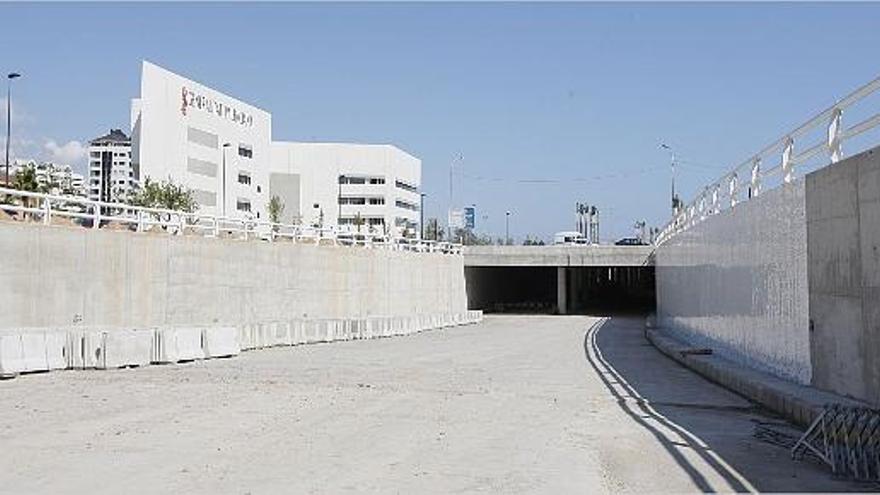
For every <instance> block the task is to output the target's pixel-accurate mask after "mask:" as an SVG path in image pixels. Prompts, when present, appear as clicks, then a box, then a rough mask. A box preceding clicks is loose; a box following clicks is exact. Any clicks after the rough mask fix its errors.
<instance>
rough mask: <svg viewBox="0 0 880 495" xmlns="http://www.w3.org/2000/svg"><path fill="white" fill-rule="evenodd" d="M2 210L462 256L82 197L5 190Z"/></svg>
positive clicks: (409, 242) (371, 237) (438, 245)
mask: <svg viewBox="0 0 880 495" xmlns="http://www.w3.org/2000/svg"><path fill="white" fill-rule="evenodd" d="M0 211H3V212H4V213H5V214H7V215H10V214H11V215H14V216H15V217H16V218H15V219H17V220H24V221H34V222H40V223H43V224H46V225H51V224H53V223H57V220H58V219H67V222H68V223H72V224H74V225H79V226H81V227H84V228H92V229H101V228H104V229H110V228H115V229H121V230H130V231H133V232H155V233H161V234H167V235H197V236H202V237H214V238H232V239H242V240H262V241H267V242H277V241H288V242H292V243H302V244H319V245H334V246H351V247H361V248H366V249H373V248H380V249H387V250H392V251H410V252H420V253H443V254H454V255H460V254H461V253H462V249H461V245H460V244H455V243H449V242H437V241H428V240H422V239H409V238H405V237H393V236H390V235H384V234H373V233H360V232H356V231H351V230H346V229H340V228H338V227H313V226H307V225H292V224H283V223H274V222H261V221H256V220H251V219H242V218H231V217H223V216H218V215H208V214H204V213H187V212H183V211H177V210H167V209H162V208H146V207H142V206H134V205H129V204H121V203H108V202H104V201H94V200H90V199H85V198H80V197H76V196H59V195H52V194H42V193H35V192H29V191H19V190H17V189H8V188H5V187H0Z"/></svg>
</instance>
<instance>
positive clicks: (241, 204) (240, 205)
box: [235, 199, 251, 212]
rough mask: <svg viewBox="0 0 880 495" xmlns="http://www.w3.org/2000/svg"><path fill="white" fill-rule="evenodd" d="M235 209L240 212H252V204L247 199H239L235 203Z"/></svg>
mask: <svg viewBox="0 0 880 495" xmlns="http://www.w3.org/2000/svg"><path fill="white" fill-rule="evenodd" d="M235 209H236V210H238V211H247V212H249V211H251V202H250V201H248V200H246V199H238V200H237V201H236V202H235Z"/></svg>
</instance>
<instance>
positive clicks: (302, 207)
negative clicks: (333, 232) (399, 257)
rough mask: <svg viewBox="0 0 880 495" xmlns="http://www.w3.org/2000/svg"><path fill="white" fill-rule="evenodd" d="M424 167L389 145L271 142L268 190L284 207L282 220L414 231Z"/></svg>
mask: <svg viewBox="0 0 880 495" xmlns="http://www.w3.org/2000/svg"><path fill="white" fill-rule="evenodd" d="M421 169H422V163H421V161H420V160H419V159H418V158H415V157H413V156H412V155H410V154H408V153H406V152H404V151H402V150H400V149H399V148H397V147H395V146H391V145H387V144H380V145H376V144H346V143H293V142H273V143H272V171H271V174H270V177H269V190H270V194H271V195H273V196H274V195H277V196H278V197H279V198H280V199H281V200H282V202H283V203H284V205H285V208H284V215H283V218H282V220H283V221H284V222H289V221H291V220H298V221H300V222H301V223H303V224H307V225H318V224H320V223H323V225H341V226H343V227H349V228H351V229H352V230H357V227H358V226H360V228H361V230H362V231H364V232H367V231H372V232H376V233H393V234H395V235H401V234H403V231H404V229H408V230H409V233H410V234H413V233H415V232H417V231H418V225H419V207H420V205H419V200H420V195H419V184H420V183H421Z"/></svg>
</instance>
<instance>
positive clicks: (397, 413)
mask: <svg viewBox="0 0 880 495" xmlns="http://www.w3.org/2000/svg"><path fill="white" fill-rule="evenodd" d="M757 422H764V424H769V426H770V427H772V428H777V429H779V430H780V431H782V432H783V433H784V432H786V431H789V430H787V429H786V427H785V425H784V424H782V423H781V422H780V421H779V420H778V419H775V418H771V417H767V416H765V415H763V414H762V413H761V412H759V411H758V410H756V409H755V408H754V407H753V406H752V405H751V404H750V403H748V402H747V401H745V400H744V399H742V398H740V397H738V396H736V395H733V394H731V393H729V392H727V391H725V390H723V389H720V388H718V387H716V386H714V385H712V384H710V383H708V382H706V381H704V380H702V379H701V378H699V377H697V376H696V375H694V374H692V373H691V372H689V371H688V370H686V369H684V368H681V367H679V366H678V365H676V364H674V363H673V362H672V361H670V360H668V359H666V358H665V357H664V356H662V355H661V354H659V353H658V352H657V351H656V350H654V348H652V347H650V346H649V345H648V343H647V342H646V341H645V340H644V338H643V337H642V320H641V319H637V318H618V317H614V318H611V319H610V320H602V319H598V318H591V317H584V316H570V317H569V316H563V317H560V316H556V317H554V316H503V317H488V318H487V319H486V321H485V322H483V323H482V324H479V325H474V326H469V327H462V328H454V329H449V330H442V331H435V332H428V333H423V334H419V335H414V336H410V337H399V338H393V339H381V340H373V341H361V342H345V343H335V344H323V345H311V346H300V347H295V348H278V349H271V350H264V351H258V352H250V353H246V354H243V355H242V356H240V357H238V358H235V359H227V360H212V361H204V362H197V363H192V364H188V365H177V366H153V367H147V368H143V369H134V370H116V371H66V372H55V373H48V374H40V375H28V376H22V377H19V378H17V379H15V380H9V381H4V382H0V466H2V470H0V491H2V492H9V493H25V492H27V493H35V492H43V493H60V492H64V493H84V492H90V493H135V492H150V493H157V492H171V491H176V492H185V493H188V492H202V493H213V492H224V493H279V492H285V493H302V492H321V493H338V492H342V491H352V492H355V491H356V492H381V493H459V492H461V493H471V492H492V493H517V492H527V493H535V492H538V493H595V492H645V491H652V492H653V491H664V492H666V491H675V492H700V491H731V490H736V491H751V490H760V491H774V490H785V491H814V490H821V491H841V490H851V489H863V490H865V489H872V488H876V486H865V485H857V484H851V483H845V482H839V481H833V480H832V479H831V476H830V475H829V474H828V473H826V472H825V470H824V469H822V468H821V467H819V466H817V465H814V464H811V463H808V462H794V461H791V460H790V459H789V456H788V451H787V450H785V449H784V448H782V447H778V446H776V445H772V444H769V443H765V442H763V441H760V440H757V439H755V438H754V437H753V431H754V428H755V425H756V424H758V423H757ZM789 433H790V431H789Z"/></svg>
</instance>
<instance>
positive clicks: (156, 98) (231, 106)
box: [131, 62, 422, 235]
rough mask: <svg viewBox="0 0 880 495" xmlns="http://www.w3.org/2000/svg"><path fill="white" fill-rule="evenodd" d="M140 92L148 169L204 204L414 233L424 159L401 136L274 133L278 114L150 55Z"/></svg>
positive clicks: (237, 214)
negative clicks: (281, 137) (275, 206)
mask: <svg viewBox="0 0 880 495" xmlns="http://www.w3.org/2000/svg"><path fill="white" fill-rule="evenodd" d="M142 70H143V73H142V76H141V95H140V98H138V99H135V100H133V101H132V110H131V124H132V160H133V163H134V166H135V169H137V168H139V169H140V173H141V177H142V178H146V177H151V178H154V179H157V180H161V179H167V178H171V179H173V180H174V181H175V182H178V183H182V184H183V185H185V186H187V187H189V188H190V189H192V190H193V192H194V199H195V200H196V202H197V203H198V204H199V205H200V207H201V211H203V212H206V213H209V214H221V215H225V216H228V217H234V218H243V217H252V218H255V219H261V220H268V214H267V209H266V208H267V205H268V202H269V200H270V199H271V197H272V196H273V195H275V196H278V197H279V198H280V199H281V201H282V202H283V203H284V212H283V214H282V217H281V221H282V222H283V223H302V224H308V225H318V224H320V225H322V226H334V225H338V224H342V225H343V226H346V225H347V226H350V227H352V228H353V229H356V225H360V226H361V228H362V229H364V228H366V229H369V227H371V226H372V227H373V231H374V232H378V233H381V232H387V233H393V234H398V235H399V234H402V233H403V232H404V231H407V232H408V233H409V234H411V235H412V234H414V233H415V232H418V230H419V218H420V216H419V200H420V194H419V187H420V184H421V167H422V164H421V161H420V160H419V159H417V158H415V157H413V156H411V155H409V154H407V153H406V152H404V151H401V150H400V149H398V148H396V147H394V146H391V145H371V144H344V143H300V142H272V116H271V115H270V114H269V113H268V112H266V111H264V110H261V109H259V108H257V107H254V106H252V105H249V104H247V103H244V102H242V101H239V100H237V99H235V98H233V97H231V96H228V95H225V94H223V93H220V92H218V91H215V90H213V89H211V88H208V87H206V86H204V85H202V84H199V83H197V82H194V81H191V80H189V79H186V78H184V77H181V76H179V75H177V74H174V73H172V72H169V71H167V70H165V69H163V68H161V67H158V66H156V65H154V64H151V63H149V62H144V63H143V69H142Z"/></svg>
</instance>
